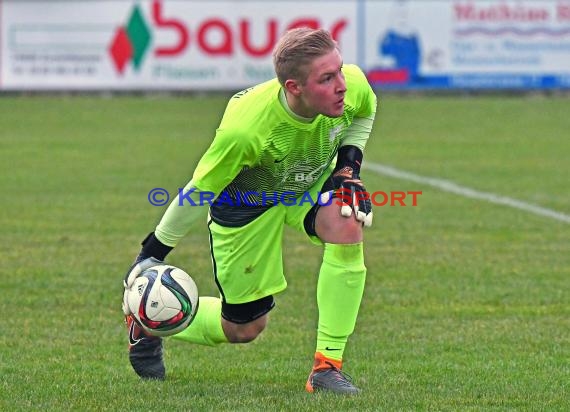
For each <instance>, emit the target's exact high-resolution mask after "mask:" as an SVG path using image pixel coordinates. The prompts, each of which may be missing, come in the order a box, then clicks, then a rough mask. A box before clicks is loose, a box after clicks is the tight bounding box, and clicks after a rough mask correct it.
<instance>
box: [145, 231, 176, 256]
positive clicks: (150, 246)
mask: <svg viewBox="0 0 570 412" xmlns="http://www.w3.org/2000/svg"><path fill="white" fill-rule="evenodd" d="M141 245H142V249H141V251H140V253H139V255H138V257H137V261H141V260H144V259H146V258H149V257H153V258H155V259H158V260H160V261H163V260H164V259H165V258H166V256H167V255H168V254H169V253H170V251H171V250H172V249H174V248H173V247H172V246H167V245H165V244H164V243H162V242H161V241H160V240H158V238H157V237H156V236H155V234H154V232H151V233H149V234H148V235H147V237H146V238H144V240H143V241H142V242H141Z"/></svg>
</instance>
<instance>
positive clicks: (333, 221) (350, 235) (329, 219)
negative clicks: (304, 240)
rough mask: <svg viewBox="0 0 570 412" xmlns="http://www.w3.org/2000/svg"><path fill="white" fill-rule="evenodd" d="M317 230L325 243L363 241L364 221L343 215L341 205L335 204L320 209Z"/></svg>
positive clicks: (317, 217)
mask: <svg viewBox="0 0 570 412" xmlns="http://www.w3.org/2000/svg"><path fill="white" fill-rule="evenodd" d="M315 231H316V232H317V235H318V236H319V238H320V239H321V240H322V241H323V242H325V243H359V242H362V223H361V222H359V221H357V220H356V218H355V217H354V216H351V217H343V216H341V214H340V206H338V205H334V204H333V205H329V206H325V207H321V208H320V209H319V211H318V212H317V216H316V221H315Z"/></svg>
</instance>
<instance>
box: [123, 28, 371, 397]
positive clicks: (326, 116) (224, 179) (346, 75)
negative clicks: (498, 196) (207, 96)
mask: <svg viewBox="0 0 570 412" xmlns="http://www.w3.org/2000/svg"><path fill="white" fill-rule="evenodd" d="M273 62H274V68H275V72H276V74H277V78H276V79H273V80H270V81H267V82H265V83H262V84H259V85H257V86H254V87H252V88H249V89H247V90H244V91H242V92H239V93H237V94H236V95H234V96H233V97H232V98H231V99H230V101H229V103H228V105H227V107H226V110H225V113H224V115H223V118H222V120H221V123H220V125H219V127H218V129H217V130H216V135H215V138H214V140H213V141H212V143H211V145H210V147H209V148H208V150H207V151H206V153H205V154H204V155H203V157H202V158H201V159H200V161H199V163H198V165H197V167H196V169H195V171H194V174H193V176H192V179H191V180H190V182H189V183H188V184H187V186H186V187H185V188H184V193H190V192H191V194H189V196H191V197H192V198H194V200H195V203H198V201H199V200H198V199H199V195H200V192H202V193H203V192H209V193H214V194H215V195H216V196H218V198H217V201H214V202H213V203H212V205H211V206H210V208H209V214H208V230H209V233H210V243H211V244H210V247H211V258H212V263H213V271H214V277H215V281H216V284H217V286H218V288H219V297H205V296H204V297H200V301H199V309H198V312H197V314H196V317H195V319H194V321H193V322H192V323H191V324H190V326H189V327H188V328H186V329H185V330H184V331H182V332H180V333H178V334H177V335H174V337H173V338H174V339H180V340H183V341H187V342H190V343H197V344H201V345H211V346H215V345H219V344H222V343H226V342H229V343H245V342H250V341H252V340H254V339H255V338H256V337H257V336H258V335H259V334H260V333H261V332H262V331H263V330H264V329H265V327H266V325H267V321H268V313H269V312H270V311H271V309H273V307H274V305H275V300H274V295H276V294H277V293H279V292H282V291H283V290H284V289H285V288H286V286H287V283H286V280H285V277H284V273H283V259H282V237H283V228H284V225H285V224H287V225H290V226H292V227H294V228H295V229H297V230H299V231H301V232H303V233H305V234H306V235H307V237H308V239H309V240H310V241H311V242H312V243H314V244H316V245H322V246H323V249H324V252H323V258H322V264H321V267H320V271H319V274H318V281H317V297H316V298H317V305H318V329H317V342H316V350H315V354H314V362H313V368H312V370H311V372H310V374H309V378H308V380H307V382H306V385H305V388H306V390H307V391H309V392H314V391H330V392H335V393H347V394H354V393H357V392H359V389H358V388H357V387H356V386H355V385H354V384H353V383H352V382H351V380H350V379H349V378H348V377H347V375H346V374H345V373H344V372H342V361H343V352H344V349H345V346H346V344H347V340H348V338H349V336H350V335H351V334H352V332H353V331H354V327H355V324H356V319H357V314H358V310H359V307H360V302H361V299H362V294H363V290H364V283H365V276H366V267H365V265H364V256H363V226H370V225H371V223H372V211H371V207H370V206H371V205H370V201H369V200H368V198H367V193H366V190H365V188H364V186H363V184H362V182H361V180H360V177H359V176H360V166H361V163H362V157H363V150H364V147H365V145H366V142H367V139H368V136H369V135H370V132H371V130H372V124H373V121H374V116H375V113H376V96H375V94H374V92H373V90H372V89H371V87H370V85H369V84H368V82H367V79H366V77H365V75H364V74H363V73H362V71H361V70H360V69H359V68H358V67H357V66H354V65H343V61H342V57H341V54H340V51H339V49H338V46H337V44H336V42H335V41H334V40H333V39H332V37H331V35H330V33H329V32H327V31H325V30H321V29H318V30H314V29H308V28H299V29H293V30H290V31H288V32H287V33H285V34H284V36H283V37H282V38H281V39H280V40H279V42H278V43H277V45H276V47H275V49H274V51H273ZM335 159H336V160H335ZM222 193H223V199H222V197H221V196H220V195H221V194H222ZM244 194H245V195H244ZM268 194H269V195H268ZM283 194H287V196H293V197H297V199H301V198H302V197H303V196H304V198H305V199H307V195H309V196H310V198H311V199H313V200H314V202H308V201H304V202H294V203H295V205H293V206H288V205H286V204H284V202H280V201H279V199H281V196H282V195H283ZM347 194H348V195H347ZM244 196H246V197H247V200H248V201H247V202H244V201H243V199H241V201H240V197H241V198H243V197H244ZM319 196H320V200H319V201H317V199H318V197H319ZM331 200H332V201H331ZM181 201H182V202H181ZM189 203H190V202H185V201H184V199H183V198H181V195H180V194H179V196H178V197H177V198H176V199H175V200H174V201H173V202H172V204H171V205H170V206H169V207H168V209H167V211H166V213H165V214H164V216H163V217H162V219H161V221H160V223H159V224H158V225H157V227H156V228H155V230H154V231H153V232H152V233H150V234H149V235H148V236H147V238H146V239H145V240H144V241H143V243H142V245H143V246H142V249H141V251H140V254H139V255H138V256H137V259H136V261H135V264H134V265H133V267H132V268H131V270H130V271H129V273H127V276H126V277H125V286H126V287H129V286H130V285H131V284H132V282H133V281H134V278H135V277H136V276H138V275H139V274H140V273H141V271H143V270H145V269H147V268H149V267H152V266H153V265H156V264H159V263H161V262H162V261H163V260H164V259H165V257H166V255H167V254H168V253H169V252H170V251H171V250H172V249H173V248H174V247H175V246H176V245H177V243H178V242H179V240H180V239H181V238H182V237H184V236H185V234H186V233H187V232H188V231H189V230H190V227H191V225H192V224H193V222H194V221H195V220H196V218H197V217H199V216H202V215H201V213H200V209H201V208H200V207H196V206H190V204H189ZM292 203H293V202H290V203H288V204H292ZM312 203H314V205H313V204H312ZM124 311H125V315H126V320H127V326H128V331H129V360H130V363H131V365H132V367H133V369H134V370H135V372H136V373H137V374H138V375H139V376H141V377H142V378H150V379H164V377H165V367H164V362H163V356H162V339H161V338H158V337H152V336H146V335H145V334H144V333H143V332H142V330H141V329H140V328H139V327H138V325H137V324H136V323H135V322H134V321H133V317H132V316H131V315H130V313H129V311H128V308H125V307H124Z"/></svg>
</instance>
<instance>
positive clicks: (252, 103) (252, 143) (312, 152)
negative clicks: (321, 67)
mask: <svg viewBox="0 0 570 412" xmlns="http://www.w3.org/2000/svg"><path fill="white" fill-rule="evenodd" d="M342 72H343V74H344V76H345V81H346V88H347V90H346V94H345V98H344V104H345V106H344V113H343V115H342V116H340V117H336V118H332V117H327V116H323V115H317V116H316V117H315V118H314V119H303V118H300V117H299V116H296V115H295V114H293V113H292V112H291V111H290V110H289V108H288V107H287V106H286V102H285V100H284V99H283V98H282V97H283V95H282V93H283V91H282V87H281V85H280V84H279V82H278V81H277V79H272V80H269V81H267V82H265V83H261V84H259V85H257V86H254V87H251V88H249V89H246V90H243V91H241V92H239V93H237V94H235V95H234V96H233V97H232V98H231V99H230V101H229V103H228V105H227V107H226V110H225V113H224V115H223V118H222V120H221V123H220V125H219V127H218V129H217V130H216V136H215V138H214V140H213V141H212V144H211V145H210V147H209V148H208V150H207V151H206V153H205V154H204V155H203V156H202V158H201V159H200V161H199V163H198V165H197V167H196V169H195V171H194V175H193V177H192V180H191V182H190V183H189V185H187V187H186V188H190V187H192V188H197V189H198V190H199V191H200V192H209V193H212V194H213V195H214V196H215V197H217V198H218V202H216V203H215V204H214V205H212V207H211V210H210V214H211V216H212V218H213V219H214V220H215V221H217V222H218V223H221V224H225V225H230V226H241V225H242V224H245V223H247V222H248V221H251V219H252V218H255V217H256V216H257V215H259V214H260V213H262V212H263V211H264V210H266V209H267V208H268V207H270V206H271V204H272V203H275V200H277V199H282V196H283V195H287V196H291V197H297V196H300V195H302V194H303V193H305V192H306V191H307V189H309V188H310V187H311V186H312V185H313V184H314V182H316V181H317V180H318V179H319V177H321V175H322V174H323V173H325V172H326V171H327V170H328V169H329V166H330V165H331V163H332V162H333V160H334V159H335V157H336V154H337V152H338V149H339V147H341V146H345V145H349V144H351V145H355V146H358V147H360V149H364V145H365V143H366V139H362V138H359V139H353V138H351V134H350V133H349V132H348V133H347V130H348V131H349V128H350V125H351V124H352V123H353V121H354V119H355V118H363V119H366V118H368V119H373V117H374V114H375V112H376V95H375V93H374V91H373V90H372V89H371V87H370V85H369V83H368V81H367V79H366V76H365V75H364V73H363V72H362V71H361V70H360V68H358V67H357V66H355V65H344V66H343V68H342ZM280 96H281V98H280ZM370 121H371V120H370ZM367 137H368V136H367V135H366V138H367ZM253 205H255V206H253ZM170 209H172V207H171V208H169V210H168V211H167V213H166V214H165V216H164V217H163V219H162V221H161V223H160V224H159V226H158V227H157V232H158V233H157V235H158V236H159V239H160V240H162V241H163V242H164V243H165V244H168V245H173V244H174V243H176V242H177V240H178V238H179V237H181V236H180V234H181V232H182V231H183V230H184V229H186V228H178V226H180V225H179V224H177V223H176V222H174V219H178V218H181V213H182V212H181V211H179V210H178V211H175V210H172V211H171V210H170ZM184 209H197V208H194V207H192V208H184ZM185 213H186V214H188V213H196V211H195V210H194V211H193V210H187V211H186V212H185ZM183 220H184V221H185V222H190V220H193V219H189V218H188V217H187V216H186V217H184V218H183ZM181 225H182V226H187V225H188V224H187V223H186V224H184V223H182V224H181ZM184 234H185V232H184Z"/></svg>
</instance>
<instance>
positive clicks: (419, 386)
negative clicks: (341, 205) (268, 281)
mask: <svg viewBox="0 0 570 412" xmlns="http://www.w3.org/2000/svg"><path fill="white" fill-rule="evenodd" d="M225 101H226V98H225V97H222V96H214V97H198V96H196V97H188V96H187V97H178V98H174V97H172V98H169V97H154V98H144V97H140V98H136V97H120V98H102V97H61V96H60V97H45V96H35V97H13V96H12V97H11V96H4V97H2V98H0V164H1V167H2V175H1V178H0V179H1V182H2V183H1V189H2V196H1V197H0V207H1V209H2V213H1V214H0V225H1V227H2V236H1V240H0V242H1V246H2V247H1V250H2V258H1V259H0V273H1V286H0V290H1V295H0V296H1V299H0V313H1V314H2V317H1V319H0V410H6V411H20V410H21V411H24V410H26V411H28V410H49V411H60V410H82V411H83V410H92V411H101V410H109V411H123V410H125V411H126V410H161V411H188V410H196V411H201V410H217V411H219V410H228V411H230V410H232V411H233V410H244V411H249V410H264V411H270V410H271V411H272V410H286V411H289V410H290V411H299V410H307V411H315V410H323V411H324V410H358V411H365V410H370V411H372V410H383V411H395V410H405V411H416V410H420V411H478V410H479V411H490V410H492V411H504V410H517V411H543V410H544V411H568V410H570V388H569V384H570V280H569V279H570V226H569V224H568V223H565V222H563V221H559V220H555V219H552V218H548V217H543V216H538V215H535V214H532V213H529V212H525V211H522V210H517V209H513V208H510V207H507V206H502V205H496V204H492V203H488V202H484V201H480V200H474V199H469V198H465V197H461V196H458V195H455V194H451V193H446V192H443V191H440V190H437V189H435V188H432V187H429V186H423V185H421V184H419V183H413V182H410V181H406V180H401V179H395V178H389V177H386V176H382V175H379V174H376V173H374V172H372V171H370V170H368V171H365V172H364V180H365V183H366V185H367V188H368V189H369V190H370V191H373V190H383V191H391V190H398V191H407V190H421V191H423V194H422V195H421V196H420V197H419V198H418V206H417V207H410V206H407V207H397V206H395V207H381V208H376V209H375V224H374V226H373V227H372V228H371V229H370V230H367V232H366V258H367V266H368V278H367V289H366V291H365V296H364V300H363V303H362V308H361V312H360V317H359V322H358V325H357V329H356V332H355V334H354V335H353V336H352V338H351V340H350V344H349V347H348V349H347V351H346V353H345V369H346V371H348V372H349V373H350V374H351V375H352V376H353V377H354V379H355V382H356V383H357V385H359V386H360V387H361V388H362V389H363V391H364V392H363V394H362V395H361V396H358V397H355V398H341V397H337V396H330V395H329V396H326V395H319V396H311V395H309V394H307V393H305V392H304V389H303V385H304V382H305V379H306V377H307V374H308V372H309V369H310V366H311V362H312V354H313V351H314V340H315V335H316V331H315V325H316V303H315V298H314V296H315V283H316V273H317V270H318V266H319V260H320V254H321V251H320V250H319V249H318V248H315V247H314V246H311V245H310V244H308V243H307V242H305V241H304V240H303V238H302V236H300V235H299V234H297V233H295V232H293V231H287V232H286V242H285V253H286V258H285V261H286V269H287V278H288V281H289V287H288V289H287V290H286V291H285V292H284V293H282V294H280V295H278V296H277V297H276V301H277V307H276V309H275V310H274V311H273V312H272V314H271V319H270V324H269V326H268V328H267V330H266V331H265V332H264V333H263V334H262V336H261V337H260V338H259V339H258V340H256V341H255V342H253V343H250V344H248V345H240V346H237V345H225V346H221V347H218V348H216V349H213V348H205V347H198V346H192V345H189V344H184V343H182V342H176V341H167V342H166V363H167V368H168V378H167V380H166V381H165V382H162V383H160V382H142V381H140V380H139V379H138V378H137V377H136V376H135V375H134V373H133V372H132V371H131V369H130V366H129V363H128V360H127V356H126V355H127V352H126V350H127V339H126V335H125V331H124V326H123V323H122V316H121V310H120V300H121V294H122V286H121V281H122V277H123V274H124V272H125V271H126V269H127V268H128V266H129V264H130V262H131V261H132V259H133V258H134V256H135V255H136V253H137V252H138V248H139V246H138V244H139V242H140V240H141V239H142V238H143V237H144V236H145V235H146V234H147V233H148V232H149V231H151V230H152V229H153V228H154V225H155V224H156V223H157V221H158V220H159V218H160V216H161V214H162V212H163V211H164V208H162V207H160V208H159V207H153V206H151V205H150V204H149V202H148V200H147V193H148V192H149V190H150V189H152V188H154V187H163V188H167V189H168V190H169V191H170V192H171V193H174V192H176V190H177V188H178V187H182V186H183V185H184V184H185V183H186V182H187V180H188V179H189V177H190V175H191V173H192V170H193V168H194V165H195V164H196V162H197V160H198V158H199V156H200V155H201V154H202V152H203V151H204V150H205V148H206V147H207V145H208V144H209V141H210V139H211V138H212V137H213V132H214V129H215V128H216V126H217V123H218V121H219V118H220V115H221V113H222V111H223V109H224V105H225ZM569 114H570V100H568V99H567V98H563V97H551V98H546V97H533V98H531V97H522V96H516V97H492V96H482V97H431V98H430V97H398V96H395V95H386V96H383V97H382V100H381V110H380V112H379V115H378V121H377V126H376V128H375V131H374V133H373V136H372V137H371V140H370V143H369V147H368V149H367V154H366V157H365V161H369V162H374V163H381V164H384V165H389V166H393V167H396V168H398V169H401V170H404V171H408V172H412V173H415V174H418V175H421V176H428V177H434V178H440V179H446V180H450V181H453V182H455V183H456V184H458V185H462V186H464V187H468V188H472V189H475V190H479V191H484V192H491V193H494V194H496V195H502V196H509V197H512V198H515V199H518V200H521V201H524V202H527V203H531V204H534V205H538V206H542V207H546V208H550V209H553V210H555V211H558V212H560V213H563V214H566V215H568V214H570V161H569V159H570V116H569ZM204 219H205V218H204ZM169 262H170V263H172V264H176V265H179V266H181V267H183V268H186V269H187V270H188V271H189V272H190V273H191V274H192V275H193V277H194V278H195V279H196V281H197V283H198V285H199V286H200V289H201V292H202V294H210V295H211V294H215V293H216V289H215V284H214V282H213V279H212V275H211V268H210V259H209V251H208V242H207V231H206V227H205V224H203V223H202V222H200V224H196V226H195V227H194V228H193V229H192V231H191V233H190V234H189V235H188V236H187V237H186V238H185V239H184V240H183V241H182V243H181V244H180V245H179V247H178V248H177V249H176V250H175V251H174V252H173V253H172V254H171V255H170V257H169Z"/></svg>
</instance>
